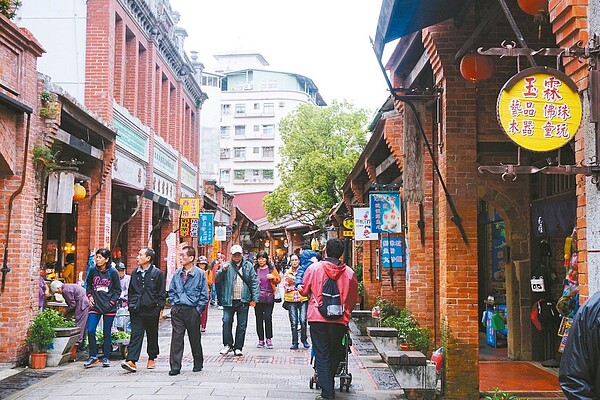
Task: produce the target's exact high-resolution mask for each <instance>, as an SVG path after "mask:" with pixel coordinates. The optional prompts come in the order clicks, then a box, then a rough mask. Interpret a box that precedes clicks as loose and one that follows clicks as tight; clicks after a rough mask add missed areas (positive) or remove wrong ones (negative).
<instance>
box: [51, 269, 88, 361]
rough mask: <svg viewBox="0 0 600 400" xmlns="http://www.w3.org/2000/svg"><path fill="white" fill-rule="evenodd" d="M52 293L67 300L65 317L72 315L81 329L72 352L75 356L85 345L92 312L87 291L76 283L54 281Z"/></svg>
mask: <svg viewBox="0 0 600 400" xmlns="http://www.w3.org/2000/svg"><path fill="white" fill-rule="evenodd" d="M50 291H51V292H52V293H58V294H60V295H61V296H62V297H63V298H64V299H65V303H67V307H66V308H65V309H64V311H63V313H64V314H65V315H68V314H71V313H72V314H73V316H74V318H75V325H76V326H77V327H78V328H79V336H78V337H77V342H75V350H73V351H72V354H75V353H76V352H77V349H79V348H80V346H81V344H82V343H83V339H84V337H85V333H86V327H87V322H88V314H89V311H90V302H89V301H88V298H87V293H86V290H85V289H84V288H83V286H81V285H77V284H75V283H62V282H61V281H52V283H51V284H50Z"/></svg>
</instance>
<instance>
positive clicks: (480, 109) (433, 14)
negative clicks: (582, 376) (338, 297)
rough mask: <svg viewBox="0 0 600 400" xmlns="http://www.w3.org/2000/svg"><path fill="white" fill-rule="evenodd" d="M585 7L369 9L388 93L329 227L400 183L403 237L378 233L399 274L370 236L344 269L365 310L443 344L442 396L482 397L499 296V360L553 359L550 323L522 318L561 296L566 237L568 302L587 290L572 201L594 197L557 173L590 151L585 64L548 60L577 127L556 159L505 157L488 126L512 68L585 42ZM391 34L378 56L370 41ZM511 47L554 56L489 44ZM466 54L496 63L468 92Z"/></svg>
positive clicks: (394, 2) (578, 209) (437, 4)
mask: <svg viewBox="0 0 600 400" xmlns="http://www.w3.org/2000/svg"><path fill="white" fill-rule="evenodd" d="M520 3H522V2H519V4H520ZM523 3H525V2H523ZM587 12H588V9H587V2H585V1H584V2H574V1H550V2H549V8H548V13H547V14H545V15H546V18H547V19H546V20H544V18H542V17H543V14H544V13H539V14H540V15H539V16H538V17H539V18H536V19H535V20H534V16H533V15H530V14H528V13H526V12H525V10H524V9H521V8H520V7H519V5H518V4H516V2H505V1H504V0H498V1H487V2H468V1H460V0H458V1H432V2H408V1H404V0H384V2H383V5H382V10H381V15H380V18H379V24H378V31H377V36H376V38H375V51H376V53H377V55H378V57H379V58H381V59H382V63H383V64H385V70H386V71H387V72H388V73H389V76H390V89H391V91H392V93H393V95H392V96H391V97H390V99H388V101H386V103H385V104H384V105H383V106H382V107H381V109H380V110H379V113H378V115H377V117H376V118H375V119H374V121H373V123H372V125H371V129H372V132H373V135H372V137H371V139H370V141H369V143H368V145H367V148H366V150H365V152H364V153H363V154H362V156H361V159H360V160H359V161H358V163H357V164H356V165H355V167H354V169H353V171H352V172H351V173H350V175H349V177H348V180H347V181H346V184H345V186H344V203H345V204H344V205H345V207H343V208H340V210H341V211H338V213H341V215H339V216H338V217H337V221H336V223H337V224H339V223H340V222H341V219H342V218H343V217H346V216H348V215H351V214H352V210H353V209H354V208H355V207H359V206H363V207H364V206H368V204H369V193H371V192H373V191H376V190H381V189H382V188H388V189H389V188H397V187H399V188H400V189H399V190H400V193H401V195H402V198H403V230H402V233H401V234H398V235H394V234H392V235H391V236H392V237H394V236H398V237H401V236H403V237H404V238H405V242H404V243H405V246H404V257H405V258H404V260H403V263H404V265H403V268H401V269H393V268H391V269H390V268H386V267H385V266H382V265H381V264H382V262H381V260H382V258H381V252H383V251H384V249H383V248H382V244H381V240H374V241H362V242H355V248H356V249H358V250H359V251H357V252H356V254H358V255H359V258H358V259H356V260H354V262H362V263H363V278H364V282H365V284H364V285H365V292H366V299H367V304H368V306H372V305H373V303H374V301H375V299H376V298H377V297H384V298H386V299H391V300H392V301H393V302H394V303H395V304H396V305H398V306H400V307H407V308H409V309H410V310H411V311H412V312H413V313H414V315H415V316H416V318H417V319H418V321H419V322H420V324H421V325H422V326H427V327H429V328H431V330H432V335H433V339H434V343H435V346H444V348H445V355H446V358H445V370H444V379H445V395H446V398H452V399H467V398H469V399H476V398H479V391H480V390H482V391H483V390H487V389H488V388H479V380H478V379H479V360H480V357H479V355H480V354H479V346H480V340H482V337H483V338H484V339H483V340H486V339H485V337H486V336H485V334H486V333H487V332H486V331H485V329H484V328H483V326H482V324H481V319H482V312H483V311H486V309H487V305H488V304H489V305H490V306H491V307H494V308H496V307H497V305H498V303H500V302H502V301H503V300H504V301H503V302H504V303H505V304H506V306H507V308H508V314H507V315H508V317H507V325H508V332H509V333H508V336H507V346H506V354H505V358H506V359H507V360H510V359H520V360H534V361H543V360H547V359H551V358H559V357H560V354H559V353H557V349H558V344H559V342H560V338H558V337H557V335H556V328H557V327H554V328H553V329H549V330H544V331H543V332H540V331H538V330H537V329H536V328H535V327H534V326H533V324H532V323H531V321H530V318H529V317H530V316H529V314H530V311H531V308H532V306H533V305H534V303H535V302H536V301H537V300H539V299H541V298H552V299H554V300H556V299H557V298H558V297H560V296H561V294H562V290H563V279H564V278H565V274H566V270H565V268H564V266H563V264H564V258H563V253H564V251H563V249H564V243H565V239H566V238H567V237H570V236H571V234H572V232H573V228H575V230H576V234H577V235H576V236H577V249H578V250H579V284H580V291H581V301H583V300H584V299H585V298H586V296H587V295H588V292H589V289H588V272H589V271H588V264H587V258H588V250H589V244H590V243H589V242H588V241H587V240H586V239H587V235H586V228H587V227H588V226H589V225H588V222H591V221H589V220H588V218H587V214H586V202H587V201H588V200H586V199H588V198H589V196H590V193H589V191H590V190H592V191H596V189H595V187H593V189H590V187H589V186H586V181H588V182H589V179H590V178H589V175H591V174H592V172H591V170H590V169H579V170H577V171H574V170H571V169H569V168H571V167H565V166H568V165H571V166H574V165H579V166H581V164H580V163H581V162H582V161H584V160H585V159H586V157H589V155H590V154H594V153H595V152H596V150H595V145H594V144H593V141H592V142H591V143H592V144H591V145H590V142H589V141H586V140H585V132H589V131H590V129H591V130H593V126H594V125H593V124H591V122H593V121H594V119H593V118H594V117H593V113H592V117H590V114H589V113H587V111H585V110H586V109H587V108H588V107H590V104H591V105H592V109H593V107H594V105H593V103H591V100H590V97H589V96H588V94H587V93H586V91H585V90H586V89H588V77H587V74H588V67H589V64H588V61H589V60H588V59H583V60H582V59H579V60H578V58H577V57H567V56H565V55H564V54H563V55H562V56H558V62H559V65H558V68H559V69H563V70H564V72H565V73H566V74H567V75H569V76H570V77H571V79H572V80H573V81H574V82H575V84H576V88H577V89H578V90H579V93H580V98H581V100H582V101H583V104H584V106H583V108H584V114H583V123H582V124H581V127H580V128H579V130H578V131H577V132H576V133H575V132H572V134H573V136H574V138H573V140H571V141H570V142H569V143H567V144H565V145H564V146H562V147H560V152H559V151H557V150H553V151H542V152H534V151H527V150H524V149H518V146H517V145H516V144H515V143H514V142H513V141H512V140H511V139H510V138H509V137H508V136H507V135H506V134H505V133H504V131H503V130H502V128H501V127H500V125H499V124H498V121H497V117H496V107H497V99H498V95H499V93H500V92H501V89H502V87H503V86H504V85H505V83H506V82H507V81H508V80H509V79H510V78H511V77H512V76H513V75H515V74H516V73H517V72H518V71H519V67H520V68H521V70H524V69H525V68H528V67H530V66H531V65H538V66H548V67H553V68H557V55H558V53H560V51H556V50H555V49H556V48H558V47H560V48H568V47H571V46H574V45H575V44H576V43H577V42H578V41H579V40H581V41H582V43H584V44H586V43H588V31H587V29H588V26H587V23H588V22H587V17H586V16H587ZM395 39H399V41H398V42H397V44H395V45H394V46H392V47H393V48H392V49H391V50H392V51H391V53H390V54H388V53H387V51H386V52H385V54H386V56H385V57H383V56H382V54H384V51H383V50H384V45H385V44H386V43H388V42H391V41H393V40H395ZM511 41H514V42H515V44H514V45H513V46H514V47H516V48H529V49H534V50H538V49H546V48H548V49H554V50H549V51H548V52H547V53H548V54H549V56H542V55H540V54H534V53H533V52H530V53H527V54H525V53H524V54H523V55H522V56H520V57H519V59H518V60H517V58H516V57H512V56H510V49H508V48H507V47H504V48H502V46H501V44H502V43H503V42H505V43H506V42H508V43H510V42H511ZM592 45H593V43H592ZM478 48H482V49H483V50H487V49H491V48H495V49H499V50H497V51H498V52H501V53H503V54H505V56H504V57H502V58H500V57H499V55H500V53H498V52H497V53H495V54H496V55H495V56H493V55H488V56H487V57H491V58H492V59H493V67H494V70H493V73H492V74H491V76H489V77H488V79H486V80H480V81H477V82H476V83H473V82H471V81H468V80H466V79H465V78H464V77H463V75H462V74H461V70H460V63H461V60H462V59H463V57H464V56H465V55H466V54H468V53H472V52H476V50H477V49H478ZM387 50H389V49H387ZM580 50H583V49H580ZM592 58H593V56H592ZM581 61H583V62H581ZM382 67H383V65H382ZM595 106H596V107H597V104H596V105H595ZM596 117H597V116H596ZM421 127H422V128H423V132H421ZM540 170H541V171H542V172H540ZM490 172H493V173H490ZM586 176H588V177H587V178H586ZM590 186H593V185H590ZM393 190H398V189H393ZM596 196H597V195H596V193H594V199H596ZM595 201H596V200H594V204H595ZM344 209H345V211H344ZM594 247H596V246H595V245H594ZM534 275H538V276H539V275H544V276H546V282H547V288H546V291H545V292H544V293H537V292H533V291H532V288H531V287H530V279H531V278H532V276H534ZM594 275H596V274H595V273H594ZM392 282H393V283H392ZM590 287H591V286H590ZM595 290H598V287H596V288H595ZM489 296H491V297H489ZM490 299H491V300H490ZM492 300H493V301H492ZM486 301H488V302H489V303H486ZM494 302H495V303H494ZM483 345H484V346H485V345H486V343H483ZM506 368H510V364H508V365H507V367H506ZM498 386H499V387H501V388H502V380H501V379H500V378H499V380H498Z"/></svg>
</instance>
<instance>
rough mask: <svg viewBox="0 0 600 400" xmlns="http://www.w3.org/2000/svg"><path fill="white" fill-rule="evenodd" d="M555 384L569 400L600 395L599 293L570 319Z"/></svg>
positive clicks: (593, 397)
mask: <svg viewBox="0 0 600 400" xmlns="http://www.w3.org/2000/svg"><path fill="white" fill-rule="evenodd" d="M558 381H559V383H560V387H561V388H562V390H563V392H564V394H565V396H566V397H567V399H569V400H574V399H577V400H581V399H597V398H598V397H599V396H600V292H597V293H596V294H594V295H593V296H592V297H590V298H589V299H588V300H587V301H586V302H585V303H584V304H583V305H582V306H581V308H579V311H577V314H575V318H573V325H572V326H571V329H569V336H568V337H567V343H566V344H565V351H564V353H563V355H562V358H561V360H560V369H559V371H558Z"/></svg>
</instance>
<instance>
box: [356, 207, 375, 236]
mask: <svg viewBox="0 0 600 400" xmlns="http://www.w3.org/2000/svg"><path fill="white" fill-rule="evenodd" d="M377 239H379V235H378V234H376V233H373V232H372V230H371V210H370V209H369V208H368V207H356V208H355V209H354V240H377Z"/></svg>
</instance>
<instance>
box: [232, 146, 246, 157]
mask: <svg viewBox="0 0 600 400" xmlns="http://www.w3.org/2000/svg"><path fill="white" fill-rule="evenodd" d="M233 157H234V158H236V159H244V158H246V148H245V147H234V148H233Z"/></svg>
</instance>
